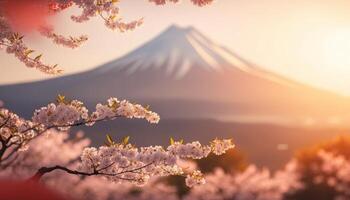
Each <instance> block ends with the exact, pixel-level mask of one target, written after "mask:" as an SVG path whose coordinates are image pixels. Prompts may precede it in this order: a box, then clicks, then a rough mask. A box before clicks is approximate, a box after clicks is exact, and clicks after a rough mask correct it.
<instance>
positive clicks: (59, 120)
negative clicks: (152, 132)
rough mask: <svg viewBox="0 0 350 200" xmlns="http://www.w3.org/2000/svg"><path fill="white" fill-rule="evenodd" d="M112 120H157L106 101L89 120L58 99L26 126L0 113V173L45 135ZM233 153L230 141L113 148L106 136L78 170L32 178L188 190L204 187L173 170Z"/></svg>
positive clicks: (195, 177)
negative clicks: (179, 184)
mask: <svg viewBox="0 0 350 200" xmlns="http://www.w3.org/2000/svg"><path fill="white" fill-rule="evenodd" d="M118 117H125V118H138V119H146V120H147V121H148V122H150V123H158V122H159V119H160V118H159V115H158V114H157V113H155V112H153V111H150V110H149V107H143V106H141V105H140V104H133V103H130V102H129V101H127V100H122V101H119V100H118V99H117V98H110V99H108V100H107V103H106V104H100V103H99V104H97V105H96V110H95V111H94V112H93V113H91V114H89V112H88V109H87V108H86V107H85V106H84V104H83V103H82V102H80V101H78V100H73V101H68V100H66V98H65V97H64V96H62V95H58V97H57V102H56V103H50V104H48V105H47V106H46V107H42V108H40V109H37V110H35V112H34V114H33V117H32V120H24V119H22V118H20V117H18V116H17V115H16V114H14V113H12V112H10V111H8V110H7V109H4V108H1V109H0V142H1V149H0V168H6V167H8V166H10V165H11V164H12V163H13V162H15V161H16V158H17V154H18V153H20V152H21V151H26V150H27V149H28V148H29V147H28V143H29V142H30V141H32V140H33V139H35V138H36V137H38V136H40V135H42V134H43V133H45V132H46V131H48V130H50V129H58V130H61V131H67V130H68V129H69V128H71V127H73V126H82V125H87V126H92V125H94V124H95V123H97V122H100V121H104V120H113V119H116V118H118ZM231 148H234V145H233V143H232V141H231V140H218V139H215V140H213V141H212V142H211V144H210V145H207V146H203V145H201V144H200V143H199V142H192V143H187V144H183V140H181V141H178V142H176V141H175V140H174V139H172V138H171V139H170V146H168V147H167V148H163V147H162V146H150V147H141V148H137V147H135V146H134V145H131V144H130V143H129V137H125V138H124V139H123V141H122V142H120V143H118V142H115V141H114V140H113V139H112V137H111V136H109V135H107V144H106V145H104V146H101V147H99V148H98V149H96V148H94V147H91V148H85V149H84V150H83V152H82V155H81V164H80V166H79V167H78V169H76V170H72V169H69V168H67V167H64V166H60V165H57V166H54V167H42V168H40V169H39V170H38V171H37V173H36V174H35V175H34V176H33V179H40V178H41V177H42V176H43V175H44V174H47V173H50V172H53V171H55V170H61V171H65V172H67V173H69V174H74V175H81V176H103V177H105V178H107V179H109V180H111V181H113V182H121V181H128V182H131V183H134V184H140V185H142V184H145V183H146V182H147V181H148V179H149V178H150V177H153V176H170V175H183V176H186V184H187V185H188V186H189V187H192V186H194V185H197V184H203V183H205V181H204V178H203V175H202V173H201V172H200V171H192V172H190V173H187V174H185V172H184V171H185V170H184V169H183V168H182V167H181V166H180V165H178V164H177V163H178V161H179V160H181V159H202V158H205V157H207V156H208V155H209V154H210V153H214V154H215V155H221V154H223V153H225V152H226V151H227V150H229V149H231Z"/></svg>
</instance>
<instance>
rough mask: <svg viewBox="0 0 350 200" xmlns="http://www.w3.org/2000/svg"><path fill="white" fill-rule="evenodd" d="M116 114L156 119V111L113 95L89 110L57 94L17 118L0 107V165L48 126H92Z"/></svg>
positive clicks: (154, 121)
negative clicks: (29, 116) (51, 100)
mask: <svg viewBox="0 0 350 200" xmlns="http://www.w3.org/2000/svg"><path fill="white" fill-rule="evenodd" d="M118 117H126V118H139V119H146V120H147V121H148V122H150V123H158V122H159V115H158V114H157V113H155V112H152V111H150V110H149V109H148V108H146V107H143V106H141V105H140V104H133V103H130V102H129V101H127V100H122V101H119V100H118V99H117V98H110V99H108V101H107V103H106V104H100V103H99V104H97V105H96V110H95V111H94V112H93V113H91V114H89V112H88V109H87V108H86V107H85V106H84V104H83V103H82V102H80V101H78V100H73V101H67V100H66V99H65V97H64V96H61V95H58V97H57V102H56V103H50V104H48V105H47V106H46V107H42V108H40V109H38V110H35V112H34V114H33V117H32V119H31V120H25V119H23V118H20V117H19V116H18V115H16V114H15V113H12V112H10V111H9V110H7V109H5V108H0V143H1V148H0V167H1V166H3V165H6V162H7V161H9V160H10V159H11V158H12V157H13V155H15V154H16V153H17V152H18V151H23V150H25V149H26V148H28V145H27V144H28V142H29V141H31V140H32V139H34V138H36V137H37V136H39V135H41V134H42V133H44V132H46V131H47V130H50V129H58V130H68V129H69V128H71V127H75V126H83V125H87V126H92V125H94V124H95V123H97V122H100V121H105V120H114V119H116V118H118Z"/></svg>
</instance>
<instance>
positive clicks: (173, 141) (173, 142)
mask: <svg viewBox="0 0 350 200" xmlns="http://www.w3.org/2000/svg"><path fill="white" fill-rule="evenodd" d="M173 144H175V140H174V138H172V137H171V138H170V145H173Z"/></svg>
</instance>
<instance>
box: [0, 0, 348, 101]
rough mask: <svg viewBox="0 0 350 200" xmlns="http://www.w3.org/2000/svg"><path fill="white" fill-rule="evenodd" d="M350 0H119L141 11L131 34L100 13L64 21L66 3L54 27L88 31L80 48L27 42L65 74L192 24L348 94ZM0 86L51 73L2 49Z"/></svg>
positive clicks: (294, 74) (251, 55)
mask: <svg viewBox="0 0 350 200" xmlns="http://www.w3.org/2000/svg"><path fill="white" fill-rule="evenodd" d="M349 8H350V2H349V1H348V0H307V1H305V0H293V1H292V0H217V1H216V3H215V4H213V5H211V6H208V7H205V8H197V7H194V6H192V5H191V4H190V3H188V1H186V0H183V3H181V4H178V5H172V4H169V5H168V6H162V7H156V6H154V5H153V4H150V3H148V2H147V1H146V0H144V1H141V0H128V1H126V0H124V1H122V12H123V14H124V16H125V18H126V19H134V18H139V17H145V24H144V25H143V26H142V27H141V28H139V29H137V30H136V31H133V32H128V33H119V32H113V31H110V30H108V29H106V28H105V27H104V26H103V22H102V21H101V20H100V19H95V20H93V21H91V22H88V23H84V24H75V23H73V22H71V21H70V20H69V14H70V13H73V12H76V11H77V10H75V9H71V10H69V11H68V12H65V13H63V14H62V15H60V16H59V17H57V18H56V19H55V22H56V23H55V24H56V27H57V31H58V32H60V33H64V34H72V35H79V34H82V33H83V34H88V35H89V37H90V38H89V41H88V42H87V43H86V44H84V45H83V46H82V47H81V48H80V49H77V50H70V49H65V48H63V47H58V46H54V45H52V44H51V42H49V41H47V40H46V39H45V38H41V37H38V35H36V34H32V35H31V36H30V37H27V38H26V39H27V41H28V44H30V45H31V46H32V47H33V48H34V49H36V50H38V51H41V52H43V53H44V56H45V60H46V61H47V62H48V63H52V64H55V63H58V64H59V65H60V66H61V68H63V69H64V70H65V74H69V73H74V72H78V71H83V70H88V69H91V68H93V67H96V66H97V65H99V64H102V63H105V62H107V61H109V60H112V59H115V58H118V57H120V56H121V55H123V54H125V53H127V52H128V51H130V50H133V49H134V48H136V47H137V46H139V45H141V44H142V43H144V42H146V41H147V40H149V39H151V38H152V37H154V36H156V35H157V34H158V33H159V32H160V31H162V30H163V29H165V28H166V27H167V26H169V25H171V24H173V23H176V24H178V25H180V26H188V25H192V26H194V27H196V28H198V29H199V30H200V31H201V32H202V33H204V34H205V35H207V36H209V37H210V38H212V39H213V40H214V41H216V42H217V43H219V44H222V45H224V46H227V47H228V48H230V49H231V50H233V51H235V52H237V53H239V54H241V55H242V56H243V57H245V58H247V59H249V60H251V61H253V62H255V63H257V64H259V65H261V66H263V67H265V68H266V69H268V70H271V71H274V72H278V73H281V74H283V75H286V76H288V77H291V78H293V79H297V80H300V81H303V82H306V83H308V84H312V85H314V86H318V87H322V88H327V89H331V90H333V91H337V92H340V93H343V94H347V95H350V87H349V86H350V78H348V77H350V67H349V66H350V37H349V36H350V12H348V11H349ZM0 69H1V77H0V84H5V83H16V82H24V81H31V80H38V79H44V78H49V77H50V76H47V75H44V74H42V73H39V72H37V71H35V70H32V69H26V68H24V66H23V65H22V64H21V63H19V62H18V61H16V59H14V58H12V57H11V56H8V55H6V54H5V53H4V52H3V51H1V52H0Z"/></svg>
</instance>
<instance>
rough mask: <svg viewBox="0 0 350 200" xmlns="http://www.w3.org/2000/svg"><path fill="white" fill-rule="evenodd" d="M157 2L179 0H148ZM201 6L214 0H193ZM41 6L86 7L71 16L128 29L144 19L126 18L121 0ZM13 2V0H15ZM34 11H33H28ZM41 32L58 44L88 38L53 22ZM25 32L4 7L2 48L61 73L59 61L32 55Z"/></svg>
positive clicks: (0, 13)
mask: <svg viewBox="0 0 350 200" xmlns="http://www.w3.org/2000/svg"><path fill="white" fill-rule="evenodd" d="M148 1H149V2H151V3H154V4H155V5H164V4H166V3H168V2H172V3H178V2H179V0H148ZM191 1H192V3H193V4H195V5H197V6H204V5H207V4H209V3H211V2H212V1H213V0H191ZM9 2H10V0H2V1H0V4H5V5H6V4H7V3H9ZM42 2H43V3H40V4H39V6H42V9H43V10H44V11H46V10H47V12H48V13H49V14H53V15H54V14H56V13H59V12H61V11H63V10H65V9H67V8H69V7H78V8H80V9H81V10H82V12H81V14H80V15H72V16H71V19H72V21H74V22H77V23H83V22H86V21H89V20H90V19H92V18H94V17H100V18H101V19H102V20H103V21H104V24H105V26H106V27H107V28H109V29H112V30H116V29H117V30H119V31H120V32H125V31H129V30H133V29H135V28H136V27H138V26H140V25H141V24H142V23H143V18H141V19H138V20H133V21H131V22H124V21H123V19H122V17H121V16H120V8H119V2H120V1H119V0H43V1H42ZM11 3H13V2H11ZM28 12H30V11H28ZM38 31H39V33H40V34H41V35H42V36H44V37H46V38H48V39H50V40H52V41H53V42H54V43H55V44H57V45H62V46H65V47H68V48H73V49H74V48H77V47H79V46H80V45H81V44H82V43H84V42H85V41H87V40H88V37H87V36H86V35H81V36H79V37H72V36H70V37H65V36H63V35H60V34H57V33H55V32H54V29H53V27H52V26H50V25H48V24H46V25H41V26H40V27H38ZM23 38H24V36H23V35H21V34H20V33H18V32H16V31H15V30H14V27H12V26H11V21H10V20H9V19H8V17H7V15H6V11H4V10H3V9H0V48H4V49H6V52H7V53H9V54H13V55H14V56H15V57H16V58H18V59H19V60H20V61H21V62H23V63H24V64H25V66H27V67H29V68H35V69H38V70H40V71H41V72H44V73H47V74H58V73H61V72H62V70H61V69H57V64H56V65H48V64H45V63H44V62H42V61H41V57H42V55H41V54H39V55H36V56H32V53H33V52H34V50H32V49H31V48H29V47H28V46H27V45H25V43H24V41H23Z"/></svg>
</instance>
